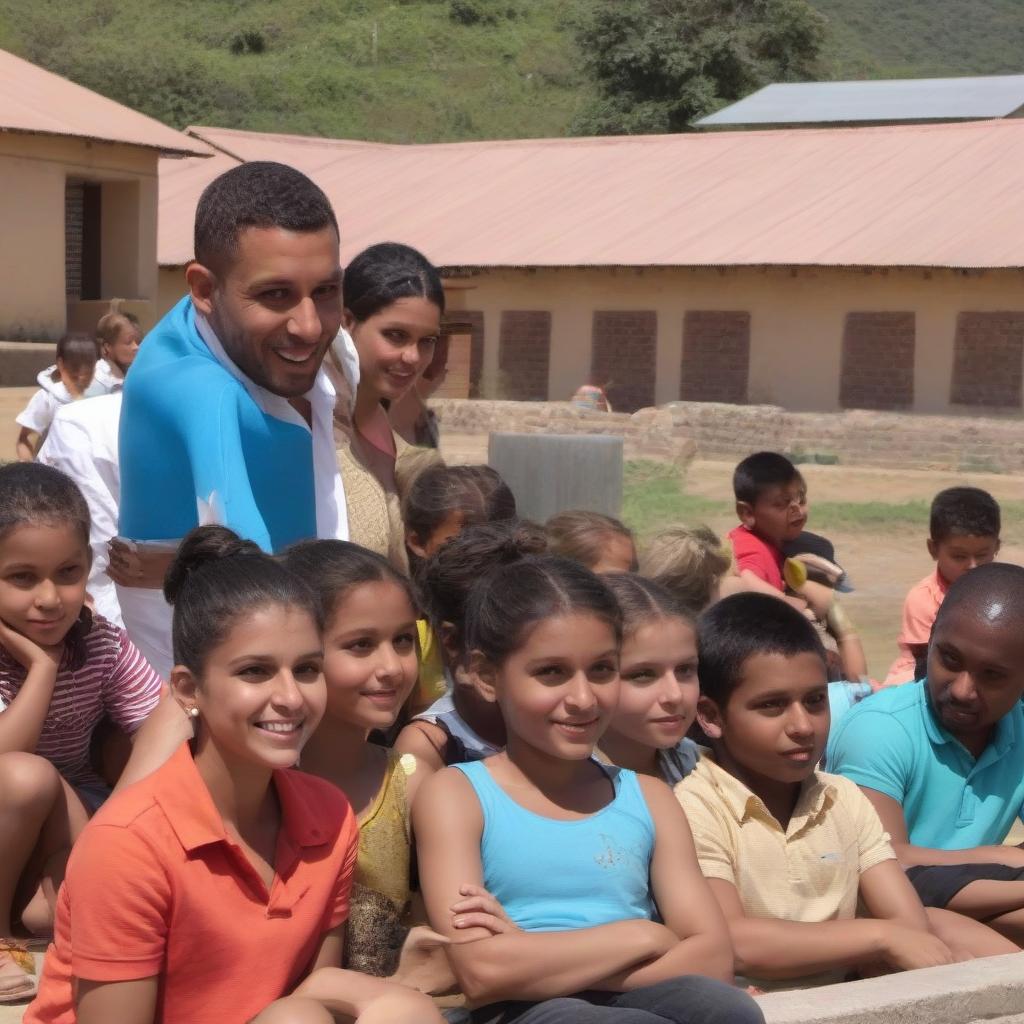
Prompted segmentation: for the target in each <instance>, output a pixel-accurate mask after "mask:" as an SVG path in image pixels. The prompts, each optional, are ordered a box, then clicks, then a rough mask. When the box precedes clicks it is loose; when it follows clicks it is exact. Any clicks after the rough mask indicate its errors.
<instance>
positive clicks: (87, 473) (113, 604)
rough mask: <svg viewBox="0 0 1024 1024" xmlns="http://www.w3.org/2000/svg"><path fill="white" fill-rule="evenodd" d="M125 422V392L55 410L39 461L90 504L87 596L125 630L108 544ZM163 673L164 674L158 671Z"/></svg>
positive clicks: (113, 521) (114, 529)
mask: <svg viewBox="0 0 1024 1024" xmlns="http://www.w3.org/2000/svg"><path fill="white" fill-rule="evenodd" d="M120 423H121V392H120V391H117V392H115V393H114V394H111V395H101V396H99V397H98V398H90V399H89V400H88V401H85V402H73V403H71V404H69V405H64V406H62V407H61V408H59V409H58V410H57V413H56V415H55V416H54V417H53V423H52V424H51V425H50V432H49V433H48V434H47V436H46V440H45V441H44V442H43V446H42V448H40V449H39V454H38V455H37V456H36V459H37V461H39V462H43V463H45V464H46V465H47V466H53V468H54V469H59V470H60V471H61V472H62V473H66V474H67V475H68V476H69V477H71V479H72V480H74V481H75V483H76V484H78V488H79V490H80V491H81V492H82V494H83V495H84V496H85V500H86V502H87V503H88V505H89V547H90V548H91V549H92V567H91V568H90V570H89V587H88V590H89V596H90V597H91V598H92V600H93V603H94V604H95V606H96V611H98V612H99V613H100V615H102V616H103V617H104V618H105V619H109V620H110V621H111V622H113V623H114V624H115V625H118V626H123V625H124V621H123V619H122V618H121V606H120V604H119V603H118V600H117V591H116V590H115V588H114V583H113V580H111V578H110V577H109V576H108V575H107V564H108V561H109V554H108V549H107V545H108V544H109V543H110V541H111V539H112V538H113V537H114V536H115V535H116V534H117V506H118V501H119V500H120V494H121V478H120V472H119V471H118V465H117V434H118V427H119V426H120ZM157 670H158V671H160V669H159V668H158V669H157Z"/></svg>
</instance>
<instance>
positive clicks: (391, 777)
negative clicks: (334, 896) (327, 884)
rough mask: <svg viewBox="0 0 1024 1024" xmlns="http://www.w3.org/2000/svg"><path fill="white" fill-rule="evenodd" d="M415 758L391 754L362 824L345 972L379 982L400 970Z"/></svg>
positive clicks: (346, 935) (407, 894)
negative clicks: (409, 789)
mask: <svg viewBox="0 0 1024 1024" xmlns="http://www.w3.org/2000/svg"><path fill="white" fill-rule="evenodd" d="M415 771H416V758H415V757H413V756H412V754H398V753H396V752H395V751H390V750H389V751H388V767H387V770H386V772H385V774H384V783H383V785H382V786H381V788H380V791H379V792H378V793H377V796H376V797H375V798H374V801H373V803H372V804H371V805H370V807H369V808H368V809H367V810H366V812H365V813H364V814H363V815H362V816H361V817H360V819H359V856H358V859H357V861H356V874H355V880H354V882H353V885H352V897H351V911H350V914H349V919H348V924H347V926H346V930H345V955H344V963H343V966H344V967H347V968H350V969H351V970H355V971H362V973H363V974H372V975H375V976H376V977H378V978H387V977H390V976H391V975H392V974H394V973H395V971H396V970H397V968H398V961H399V957H400V956H401V952H402V943H403V942H404V941H405V936H406V933H407V931H408V928H407V927H406V924H405V915H406V910H407V909H408V904H409V898H410V896H411V890H410V888H409V866H410V845H411V842H412V838H411V831H410V828H409V801H408V798H407V794H406V781H407V779H408V778H409V776H411V775H412V774H413V772H415Z"/></svg>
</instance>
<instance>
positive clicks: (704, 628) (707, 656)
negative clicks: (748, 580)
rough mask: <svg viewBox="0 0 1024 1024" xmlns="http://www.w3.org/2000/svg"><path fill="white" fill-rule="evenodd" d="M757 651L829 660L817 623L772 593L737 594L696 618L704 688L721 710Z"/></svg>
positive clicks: (703, 691) (789, 656)
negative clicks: (814, 656)
mask: <svg viewBox="0 0 1024 1024" xmlns="http://www.w3.org/2000/svg"><path fill="white" fill-rule="evenodd" d="M756 654H781V655H782V656H783V657H785V658H793V657H795V656H796V655H798V654H814V655H817V656H818V657H819V658H821V661H822V665H823V666H824V663H825V649H824V648H823V647H822V645H821V640H820V639H819V637H818V634H817V633H816V632H815V631H814V626H812V625H811V623H810V622H809V621H808V619H807V618H806V617H805V616H803V615H801V614H800V612H798V611H797V610H796V609H795V608H794V607H792V605H789V604H787V603H786V602H785V601H781V600H779V598H777V597H772V596H771V595H770V594H754V593H745V594H733V595H732V596H731V597H726V598H723V599H722V600H721V601H719V602H717V603H716V604H713V605H712V606H711V607H710V608H709V609H708V610H707V611H706V612H704V614H703V615H702V616H701V617H700V618H699V619H698V620H697V658H698V661H699V664H700V669H699V675H700V692H701V693H702V694H704V696H706V697H710V698H711V699H712V700H713V701H714V702H715V703H716V704H717V705H718V706H719V707H720V708H725V706H726V704H728V702H729V698H730V697H731V696H732V694H733V691H734V690H735V689H736V687H737V686H739V684H740V681H741V679H742V676H743V666H744V665H745V664H746V662H747V660H748V659H749V658H752V657H753V656H754V655H756ZM824 678H825V676H824V672H823V674H822V679H824Z"/></svg>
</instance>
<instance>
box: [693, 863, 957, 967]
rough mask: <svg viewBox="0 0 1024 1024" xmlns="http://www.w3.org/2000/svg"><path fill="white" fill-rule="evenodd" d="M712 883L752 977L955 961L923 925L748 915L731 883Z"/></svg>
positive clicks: (741, 963) (741, 964) (742, 962)
mask: <svg viewBox="0 0 1024 1024" xmlns="http://www.w3.org/2000/svg"><path fill="white" fill-rule="evenodd" d="M891 863H892V864H893V865H894V866H895V861H892V862H891ZM879 866H881V865H879ZM872 870H873V869H872ZM897 870H899V868H898V867H897ZM710 884H711V888H712V890H713V891H714V893H715V896H716V897H717V899H718V903H719V905H720V906H721V907H722V910H723V911H724V912H725V915H726V918H727V919H728V922H729V932H730V934H731V935H732V941H733V945H734V947H735V949H736V964H737V970H738V971H739V973H740V974H744V975H748V976H750V977H752V978H764V979H765V980H786V979H789V978H801V977H806V976H808V975H812V974H822V973H824V972H826V971H835V970H846V969H851V970H852V969H854V968H857V967H861V966H865V965H868V964H873V963H877V962H878V961H883V962H885V963H888V964H890V965H891V966H893V967H896V968H898V969H903V970H911V969H914V968H917V967H934V966H937V965H939V964H947V963H952V962H953V954H952V953H951V952H950V951H949V949H948V948H947V947H946V946H945V945H944V944H943V943H942V942H941V941H940V940H939V939H937V938H936V937H935V936H934V935H932V934H931V933H930V932H929V931H927V930H925V931H919V930H917V929H916V928H909V927H906V926H905V925H901V924H897V923H895V922H891V921H876V920H873V919H870V918H855V919H853V920H845V921H820V922H810V923H805V922H802V921H783V920H780V919H778V918H774V917H747V916H746V915H745V914H744V913H743V905H742V903H741V902H740V897H739V893H738V892H737V891H736V887H735V886H734V885H733V884H732V883H731V882H726V881H724V880H722V879H718V878H712V879H711V880H710Z"/></svg>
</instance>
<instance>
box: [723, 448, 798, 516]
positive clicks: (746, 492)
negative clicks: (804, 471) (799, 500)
mask: <svg viewBox="0 0 1024 1024" xmlns="http://www.w3.org/2000/svg"><path fill="white" fill-rule="evenodd" d="M800 479H802V477H801V475H800V470H798V469H797V468H796V466H794V465H793V463H792V462H790V461H789V459H787V458H786V456H785V455H780V454H779V453H778V452H755V453H754V454H753V455H748V456H747V457H746V458H745V459H743V460H742V462H740V464H739V465H738V466H737V467H736V468H735V469H734V470H733V474H732V489H733V493H734V494H735V496H736V500H737V501H743V502H746V503H747V504H748V505H753V504H754V503H755V502H756V501H757V499H758V498H760V497H761V495H762V494H763V493H764V492H765V491H766V490H767V489H768V488H769V487H785V486H786V484H791V483H792V482H793V481H794V480H800Z"/></svg>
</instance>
